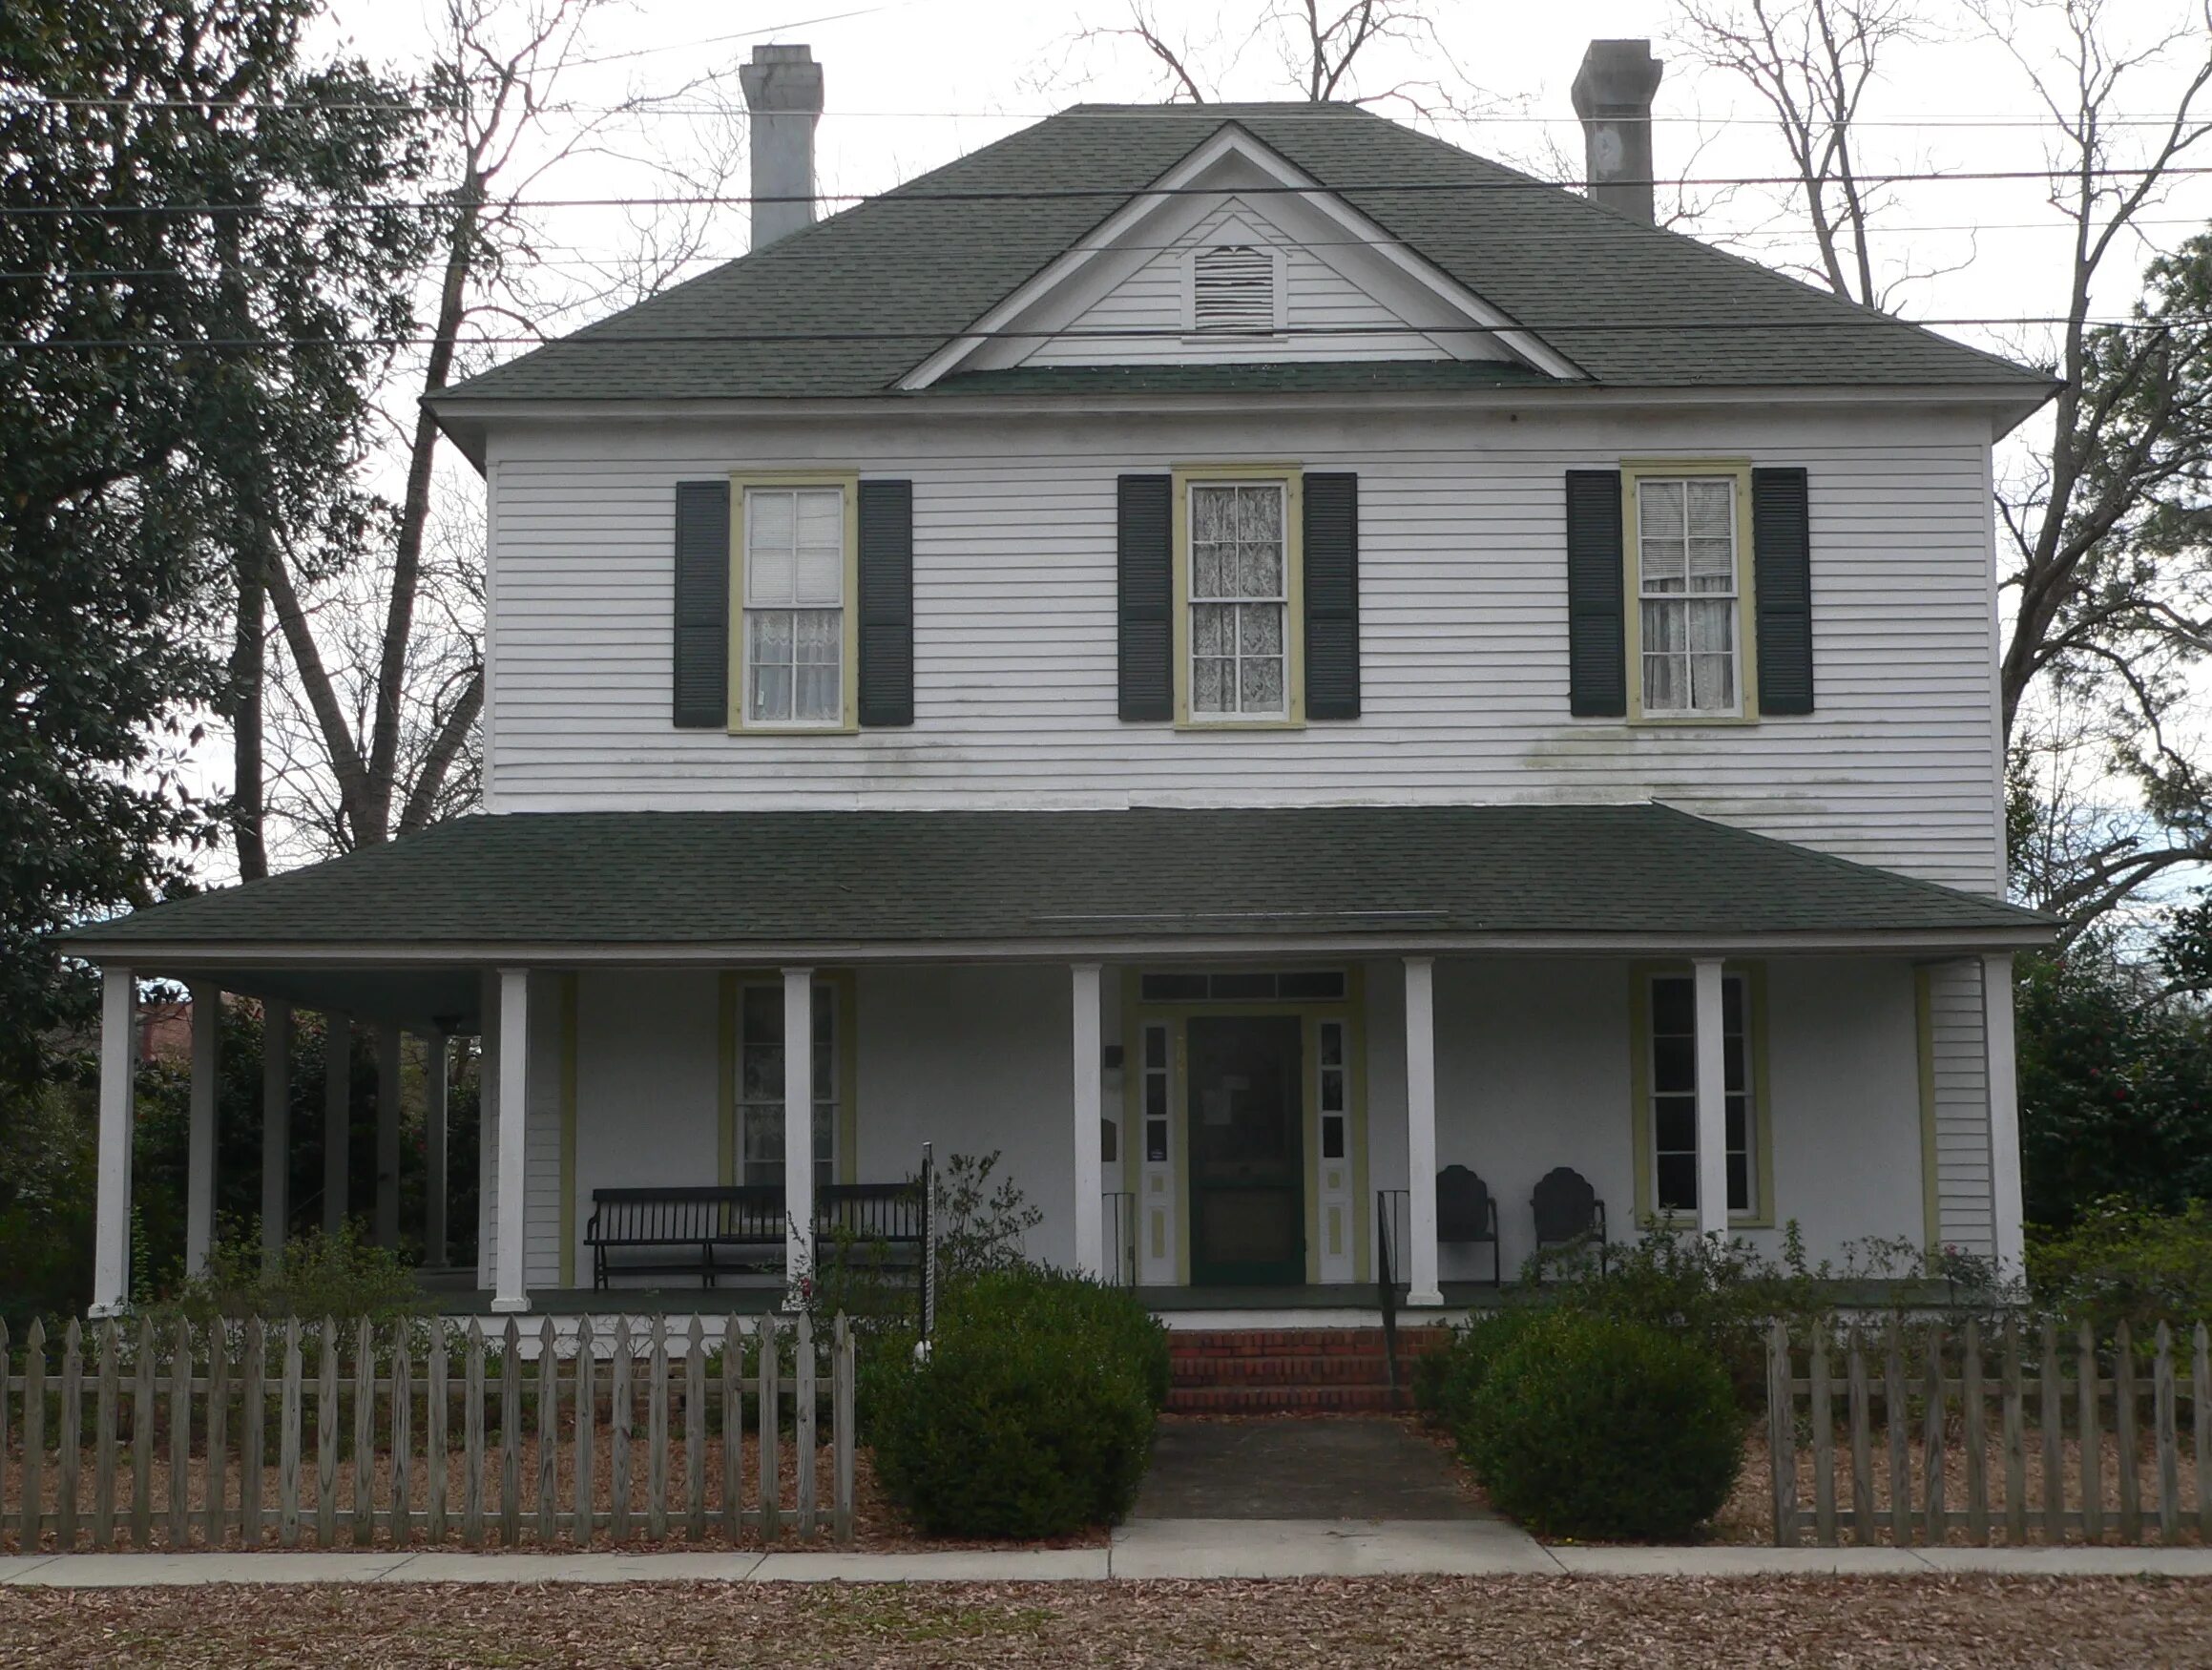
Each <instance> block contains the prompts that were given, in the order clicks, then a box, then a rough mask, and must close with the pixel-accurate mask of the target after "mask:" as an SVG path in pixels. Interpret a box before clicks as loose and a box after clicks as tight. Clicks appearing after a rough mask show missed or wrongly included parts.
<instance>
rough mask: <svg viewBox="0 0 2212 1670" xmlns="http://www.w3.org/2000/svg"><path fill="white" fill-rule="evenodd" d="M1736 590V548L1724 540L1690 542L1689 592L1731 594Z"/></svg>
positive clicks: (1695, 540) (1696, 540)
mask: <svg viewBox="0 0 2212 1670" xmlns="http://www.w3.org/2000/svg"><path fill="white" fill-rule="evenodd" d="M1735 589H1736V547H1735V545H1734V544H1733V543H1732V542H1731V541H1729V540H1726V539H1693V540H1691V541H1690V590H1691V591H1693V592H1733V591H1735Z"/></svg>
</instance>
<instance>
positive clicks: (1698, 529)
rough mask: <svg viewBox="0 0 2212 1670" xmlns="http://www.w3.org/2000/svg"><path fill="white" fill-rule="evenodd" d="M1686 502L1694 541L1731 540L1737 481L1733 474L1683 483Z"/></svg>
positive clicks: (1734, 532)
mask: <svg viewBox="0 0 2212 1670" xmlns="http://www.w3.org/2000/svg"><path fill="white" fill-rule="evenodd" d="M1682 488H1683V491H1684V492H1685V494H1686V495H1687V499H1688V506H1689V526H1688V532H1689V535H1690V538H1691V539H1692V540H1693V541H1696V542H1700V543H1711V542H1712V541H1715V540H1718V541H1720V542H1721V543H1722V544H1724V545H1725V544H1729V543H1732V542H1733V541H1734V539H1735V534H1736V482H1735V478H1734V477H1732V476H1724V475H1723V476H1706V477H1704V478H1702V479H1700V480H1691V481H1686V482H1684V483H1683V484H1682Z"/></svg>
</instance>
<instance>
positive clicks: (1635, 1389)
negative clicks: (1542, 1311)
mask: <svg viewBox="0 0 2212 1670" xmlns="http://www.w3.org/2000/svg"><path fill="white" fill-rule="evenodd" d="M1454 1436H1455V1437H1456V1439H1457V1441H1458V1444H1459V1448H1460V1452H1461V1453H1462V1455H1464V1456H1465V1457H1466V1458H1467V1460H1468V1462H1469V1463H1470V1464H1471V1466H1472V1467H1473V1469H1474V1471H1475V1473H1476V1476H1478V1477H1479V1478H1480V1479H1481V1480H1482V1482H1483V1486H1484V1488H1485V1489H1486V1490H1488V1491H1489V1493H1490V1497H1491V1500H1492V1503H1494V1504H1495V1505H1496V1506H1497V1508H1498V1509H1499V1510H1500V1511H1501V1512H1503V1513H1510V1514H1512V1515H1513V1517H1514V1518H1516V1519H1519V1520H1522V1521H1524V1522H1526V1523H1527V1524H1529V1525H1530V1526H1532V1527H1533V1528H1534V1529H1535V1530H1536V1531H1539V1532H1541V1533H1544V1534H1547V1535H1555V1536H1574V1537H1597V1538H1619V1539H1629V1540H1651V1541H1672V1540H1680V1538H1682V1537H1685V1536H1688V1535H1689V1534H1692V1533H1694V1532H1695V1531H1696V1530H1697V1529H1698V1528H1699V1527H1700V1526H1701V1525H1702V1524H1704V1522H1705V1521H1706V1520H1708V1519H1710V1518H1711V1517H1712V1516H1713V1514H1714V1513H1717V1512H1719V1510H1720V1507H1721V1504H1722V1502H1724V1501H1726V1500H1727V1497H1728V1492H1729V1490H1730V1489H1731V1488H1732V1487H1733V1486H1734V1485H1735V1482H1736V1473H1737V1471H1738V1469H1739V1468H1740V1467H1741V1466H1742V1460H1743V1417H1742V1415H1741V1414H1740V1413H1739V1412H1738V1410H1737V1408H1736V1402H1735V1398H1734V1396H1733V1394H1732V1392H1731V1390H1730V1388H1729V1384H1728V1376H1727V1374H1726V1372H1725V1371H1724V1370H1723V1369H1722V1367H1721V1365H1720V1364H1718V1363H1717V1362H1715V1361H1714V1360H1713V1359H1712V1357H1711V1356H1710V1355H1708V1354H1707V1353H1706V1352H1705V1351H1703V1350H1702V1349H1701V1348H1700V1347H1699V1346H1697V1345H1696V1344H1694V1343H1693V1342H1691V1341H1689V1340H1686V1339H1683V1338H1680V1337H1679V1336H1677V1335H1673V1334H1669V1333H1664V1332H1661V1331H1660V1330H1659V1329H1658V1328H1655V1327H1650V1326H1644V1325H1641V1324H1638V1323H1630V1322H1619V1321H1616V1320H1614V1319H1612V1318H1608V1317H1599V1316H1589V1315H1576V1314H1573V1313H1569V1312H1556V1313H1553V1314H1550V1315H1547V1316H1544V1317H1543V1318H1541V1319H1540V1320H1538V1321H1536V1322H1534V1323H1532V1324H1531V1325H1529V1326H1527V1327H1526V1328H1524V1329H1523V1330H1522V1332H1521V1335H1520V1337H1519V1338H1518V1339H1517V1340H1515V1341H1514V1342H1513V1344H1511V1345H1510V1346H1506V1348H1505V1349H1504V1350H1502V1351H1501V1352H1499V1353H1498V1355H1497V1357H1496V1359H1495V1361H1493V1362H1492V1364H1491V1365H1490V1367H1489V1369H1488V1371H1487V1372H1486V1373H1485V1374H1483V1375H1482V1377H1481V1383H1480V1385H1479V1386H1478V1387H1477V1388H1476V1389H1475V1390H1474V1392H1473V1395H1472V1396H1471V1399H1470V1400H1469V1407H1468V1412H1467V1417H1466V1420H1465V1423H1464V1425H1463V1426H1462V1428H1461V1429H1460V1430H1458V1431H1457V1432H1456V1433H1455V1434H1454Z"/></svg>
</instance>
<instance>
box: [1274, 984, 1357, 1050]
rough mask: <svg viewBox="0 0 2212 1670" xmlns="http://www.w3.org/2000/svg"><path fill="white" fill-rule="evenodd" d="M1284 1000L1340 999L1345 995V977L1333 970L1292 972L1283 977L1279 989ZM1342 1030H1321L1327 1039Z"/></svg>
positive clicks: (1329, 1027)
mask: <svg viewBox="0 0 2212 1670" xmlns="http://www.w3.org/2000/svg"><path fill="white" fill-rule="evenodd" d="M1279 989H1280V990H1281V992H1282V993H1283V996H1284V997H1285V998H1290V997H1324V998H1326V997H1342V996H1343V995H1344V994H1345V977H1344V975H1343V974H1342V973H1341V972H1340V971H1337V970H1335V969H1311V970H1293V971H1291V972H1289V973H1286V974H1284V975H1283V980H1282V984H1281V987H1280V988H1279ZM1341 1030H1342V1029H1340V1028H1338V1027H1335V1026H1328V1027H1325V1028H1323V1029H1322V1035H1323V1036H1324V1037H1327V1036H1328V1035H1329V1034H1330V1033H1337V1032H1339V1031H1341Z"/></svg>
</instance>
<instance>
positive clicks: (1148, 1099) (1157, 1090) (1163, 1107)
mask: <svg viewBox="0 0 2212 1670" xmlns="http://www.w3.org/2000/svg"><path fill="white" fill-rule="evenodd" d="M1144 1111H1145V1114H1146V1116H1147V1117H1151V1118H1155V1119H1164V1118H1166V1117H1167V1075H1166V1074H1164V1073H1155V1074H1153V1075H1151V1076H1149V1077H1148V1078H1146V1079H1145V1081H1144Z"/></svg>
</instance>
